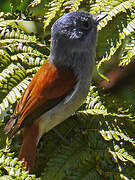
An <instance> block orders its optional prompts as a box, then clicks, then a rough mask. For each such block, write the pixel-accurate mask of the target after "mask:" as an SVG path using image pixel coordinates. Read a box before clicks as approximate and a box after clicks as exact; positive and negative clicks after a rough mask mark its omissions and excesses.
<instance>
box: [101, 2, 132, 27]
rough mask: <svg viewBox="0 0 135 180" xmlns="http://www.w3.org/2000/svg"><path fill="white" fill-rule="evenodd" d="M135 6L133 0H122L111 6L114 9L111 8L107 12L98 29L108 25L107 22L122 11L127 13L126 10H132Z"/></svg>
mask: <svg viewBox="0 0 135 180" xmlns="http://www.w3.org/2000/svg"><path fill="white" fill-rule="evenodd" d="M117 3H118V1H117ZM133 6H134V1H133V0H128V1H125V2H122V3H120V4H118V5H117V6H115V7H113V6H111V7H112V8H113V9H112V10H110V11H109V12H108V14H107V17H106V18H105V19H103V21H101V22H100V23H99V25H98V30H101V29H102V28H103V27H105V26H106V25H107V23H108V22H109V21H111V20H112V18H113V17H115V16H117V15H119V14H120V13H121V12H125V13H126V11H127V10H131V9H132V7H133Z"/></svg>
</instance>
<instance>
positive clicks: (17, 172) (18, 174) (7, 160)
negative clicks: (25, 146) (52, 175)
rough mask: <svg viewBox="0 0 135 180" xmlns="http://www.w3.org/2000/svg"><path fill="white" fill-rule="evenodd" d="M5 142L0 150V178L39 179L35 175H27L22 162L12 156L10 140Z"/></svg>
mask: <svg viewBox="0 0 135 180" xmlns="http://www.w3.org/2000/svg"><path fill="white" fill-rule="evenodd" d="M6 144H7V145H6V147H5V148H4V149H2V150H0V175H1V177H0V179H11V177H12V179H20V180H25V179H27V180H40V179H39V178H36V177H35V175H29V174H28V172H27V171H26V170H25V168H24V167H23V164H22V162H19V161H18V158H16V157H14V153H11V152H10V149H9V146H10V144H11V142H9V141H8V140H7V141H6ZM3 172H5V175H4V173H3Z"/></svg>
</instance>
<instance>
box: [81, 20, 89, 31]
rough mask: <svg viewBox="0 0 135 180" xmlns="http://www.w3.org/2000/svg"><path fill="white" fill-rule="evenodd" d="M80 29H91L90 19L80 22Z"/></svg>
mask: <svg viewBox="0 0 135 180" xmlns="http://www.w3.org/2000/svg"><path fill="white" fill-rule="evenodd" d="M81 29H82V30H90V29H91V22H90V21H88V20H87V21H83V22H82V24H81Z"/></svg>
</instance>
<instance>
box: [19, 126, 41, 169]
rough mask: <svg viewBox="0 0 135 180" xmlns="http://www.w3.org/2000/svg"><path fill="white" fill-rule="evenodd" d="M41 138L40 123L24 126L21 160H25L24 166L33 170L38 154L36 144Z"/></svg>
mask: <svg viewBox="0 0 135 180" xmlns="http://www.w3.org/2000/svg"><path fill="white" fill-rule="evenodd" d="M38 139H39V128H38V125H35V124H31V125H28V126H25V127H24V131H23V144H22V146H21V150H20V154H19V160H21V161H24V166H25V167H26V168H27V170H28V171H29V172H31V171H32V168H33V166H34V160H35V155H36V146H37V143H38Z"/></svg>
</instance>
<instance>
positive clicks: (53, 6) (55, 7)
mask: <svg viewBox="0 0 135 180" xmlns="http://www.w3.org/2000/svg"><path fill="white" fill-rule="evenodd" d="M63 2H64V0H59V1H57V0H53V1H51V2H50V3H49V4H48V6H49V9H48V12H47V13H46V14H45V16H44V17H45V20H44V29H46V27H47V26H48V25H49V24H50V22H51V21H52V19H53V18H54V17H55V16H56V14H57V13H58V12H59V11H60V9H61V7H62V5H63Z"/></svg>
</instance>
